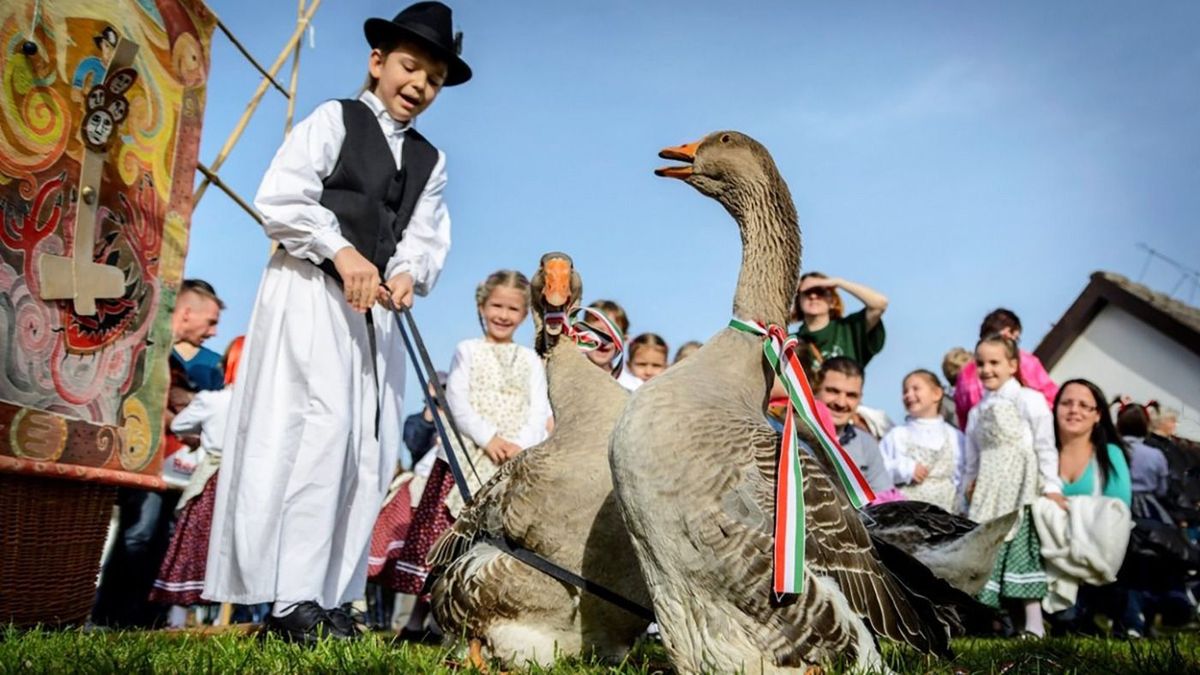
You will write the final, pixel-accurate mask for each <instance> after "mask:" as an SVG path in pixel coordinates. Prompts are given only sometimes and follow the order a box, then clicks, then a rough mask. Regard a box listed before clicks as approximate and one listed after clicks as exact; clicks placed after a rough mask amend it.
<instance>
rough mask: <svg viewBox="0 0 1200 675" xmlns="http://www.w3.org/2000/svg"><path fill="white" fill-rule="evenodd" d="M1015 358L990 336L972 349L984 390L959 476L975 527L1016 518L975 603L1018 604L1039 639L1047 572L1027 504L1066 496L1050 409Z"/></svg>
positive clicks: (1009, 346)
mask: <svg viewBox="0 0 1200 675" xmlns="http://www.w3.org/2000/svg"><path fill="white" fill-rule="evenodd" d="M1019 358H1020V357H1019V355H1018V352H1017V343H1015V342H1013V341H1012V340H1011V339H1009V338H1006V337H1002V336H1000V335H989V336H987V337H985V338H983V339H982V340H980V341H979V344H978V345H976V346H975V365H976V368H977V371H978V373H979V379H980V382H981V383H982V384H983V388H984V390H985V391H986V392H987V393H986V394H985V395H984V397H983V400H982V401H980V402H979V405H977V406H975V407H974V408H973V409H972V410H971V414H970V416H969V417H968V420H967V432H966V436H967V443H966V452H964V453H963V471H962V476H963V481H964V482H965V484H966V486H967V488H966V492H967V499H968V500H969V504H970V506H969V508H968V511H967V515H968V517H969V518H970V519H971V520H974V521H975V522H977V523H982V522H985V521H988V520H992V519H993V518H999V517H1000V516H1003V515H1006V514H1009V513H1012V512H1013V511H1019V512H1020V513H1021V516H1020V520H1019V521H1018V523H1017V524H1016V525H1014V527H1013V531H1011V532H1009V534H1008V537H1007V539H1006V541H1005V543H1004V545H1003V546H1002V547H1001V549H1000V554H999V555H998V556H997V558H996V565H995V567H994V568H993V570H992V576H991V579H989V580H988V582H987V585H986V586H984V589H983V591H982V592H981V593H980V595H979V599H980V600H981V601H982V602H984V603H985V604H987V605H989V606H992V607H996V608H999V607H1000V604H1001V601H1002V600H1011V601H1015V602H1018V603H1020V604H1021V605H1022V607H1023V609H1024V615H1025V622H1024V630H1025V631H1026V632H1027V633H1030V634H1032V635H1036V636H1038V637H1041V636H1043V635H1045V626H1044V621H1043V617H1042V608H1041V599H1042V597H1043V596H1045V595H1046V590H1047V588H1046V574H1045V571H1044V570H1043V568H1042V560H1041V553H1040V549H1039V541H1038V536H1037V530H1036V529H1035V528H1034V525H1033V520H1032V515H1031V513H1030V508H1029V506H1030V504H1032V503H1033V501H1034V500H1035V499H1036V498H1037V496H1038V494H1039V493H1041V494H1044V495H1045V496H1046V497H1048V498H1050V499H1052V500H1053V501H1055V502H1057V503H1058V504H1059V505H1060V506H1063V507H1064V508H1065V507H1066V498H1065V497H1063V495H1062V481H1061V480H1060V479H1059V477H1058V451H1057V450H1056V449H1055V447H1054V418H1053V416H1052V415H1051V414H1050V406H1048V405H1046V399H1045V397H1043V396H1042V394H1041V392H1038V391H1035V390H1033V389H1029V388H1027V387H1022V386H1021V380H1020V361H1019ZM964 372H965V371H964ZM960 379H961V378H960ZM1039 488H1040V489H1039Z"/></svg>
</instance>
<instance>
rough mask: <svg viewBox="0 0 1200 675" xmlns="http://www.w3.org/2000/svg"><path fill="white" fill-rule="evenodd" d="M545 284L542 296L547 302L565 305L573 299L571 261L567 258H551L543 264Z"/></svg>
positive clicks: (555, 305) (556, 305)
mask: <svg viewBox="0 0 1200 675" xmlns="http://www.w3.org/2000/svg"><path fill="white" fill-rule="evenodd" d="M542 271H543V273H544V278H545V281H544V284H543V285H542V297H543V298H544V299H545V300H546V304H548V305H553V306H554V307H565V306H566V304H567V303H568V302H570V300H571V261H570V260H567V259H566V258H551V259H549V260H547V261H546V262H545V263H544V264H543V266H542Z"/></svg>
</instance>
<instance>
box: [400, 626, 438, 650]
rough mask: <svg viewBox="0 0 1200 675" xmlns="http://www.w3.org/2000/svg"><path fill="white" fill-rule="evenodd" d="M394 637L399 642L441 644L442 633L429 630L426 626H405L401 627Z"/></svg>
mask: <svg viewBox="0 0 1200 675" xmlns="http://www.w3.org/2000/svg"><path fill="white" fill-rule="evenodd" d="M396 637H397V638H398V639H399V640H400V641H401V642H412V643H414V644H419V645H440V644H442V634H441V633H438V632H435V631H432V630H429V629H428V628H420V629H417V630H413V629H411V628H408V627H407V626H406V627H404V628H402V629H401V630H400V632H399V633H398V634H397V635H396Z"/></svg>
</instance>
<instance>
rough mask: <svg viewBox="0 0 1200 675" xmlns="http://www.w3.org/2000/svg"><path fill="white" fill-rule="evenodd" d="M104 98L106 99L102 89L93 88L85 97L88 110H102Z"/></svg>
mask: <svg viewBox="0 0 1200 675" xmlns="http://www.w3.org/2000/svg"><path fill="white" fill-rule="evenodd" d="M106 98H108V97H107V96H105V93H104V88H103V87H93V88H92V90H91V91H90V92H88V97H87V106H88V110H96V109H97V108H103V107H104V99H106Z"/></svg>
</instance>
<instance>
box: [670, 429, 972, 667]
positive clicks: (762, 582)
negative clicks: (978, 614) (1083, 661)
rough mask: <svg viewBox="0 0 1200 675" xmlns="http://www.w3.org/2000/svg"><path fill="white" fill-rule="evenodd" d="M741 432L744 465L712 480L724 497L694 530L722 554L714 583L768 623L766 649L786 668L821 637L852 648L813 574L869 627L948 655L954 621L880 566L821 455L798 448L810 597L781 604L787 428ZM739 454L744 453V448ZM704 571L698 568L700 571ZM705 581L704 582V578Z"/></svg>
mask: <svg viewBox="0 0 1200 675" xmlns="http://www.w3.org/2000/svg"><path fill="white" fill-rule="evenodd" d="M735 437H737V438H744V439H746V440H745V442H744V443H743V444H740V445H741V448H740V449H739V448H734V449H732V450H731V451H732V452H733V454H734V455H736V456H739V457H740V459H742V460H743V461H742V462H740V463H739V466H741V467H743V469H742V470H741V471H740V472H739V473H738V474H737V475H730V476H729V477H728V480H723V481H721V480H717V481H714V485H713V487H714V488H716V491H717V499H718V501H717V503H716V504H714V508H713V510H712V511H711V512H709V513H702V512H701V513H697V514H696V515H695V516H694V517H693V519H692V520H691V522H689V531H690V534H691V536H692V537H693V539H695V540H696V541H695V542H694V543H695V544H696V545H697V546H700V545H703V546H708V547H712V549H713V552H714V554H715V556H714V558H713V561H712V563H711V565H712V568H713V569H710V570H706V572H707V573H708V575H709V577H710V579H711V580H712V581H713V582H715V583H718V584H722V585H724V586H725V587H726V588H727V589H728V593H729V598H731V599H732V601H733V602H734V603H735V604H736V605H737V606H738V607H739V609H740V610H741V611H743V612H745V613H746V614H747V615H749V616H750V617H751V618H752V619H753V620H754V621H755V622H757V623H758V624H759V625H762V626H763V627H764V631H763V633H762V634H761V635H760V636H759V639H760V641H761V643H762V644H761V647H762V648H763V649H764V651H769V652H770V653H772V654H774V656H775V658H776V660H777V662H778V663H779V664H780V665H789V664H794V663H799V662H800V661H801V660H802V659H803V657H804V652H805V650H806V649H811V647H810V646H807V645H806V643H811V641H812V640H811V637H810V636H811V634H812V633H813V632H817V633H820V634H821V636H820V637H821V639H822V640H823V641H824V642H825V643H827V644H829V643H832V644H839V643H841V644H845V646H846V647H847V648H850V647H852V645H853V644H854V639H855V638H854V636H851V635H845V634H839V633H842V632H844V629H843V628H840V627H839V626H838V625H837V622H836V621H834V620H833V618H834V617H832V616H829V613H821V612H814V611H812V610H813V609H814V607H813V603H814V602H815V600H814V598H815V596H816V593H818V592H819V590H818V589H815V588H813V586H814V584H813V583H812V579H813V577H814V576H817V577H827V578H831V579H833V580H834V581H835V582H836V584H837V586H838V587H839V589H840V590H841V592H842V594H843V595H844V596H845V598H846V600H847V602H848V603H849V605H850V609H851V610H852V611H853V612H855V613H856V614H858V615H860V616H862V617H863V619H864V620H865V621H866V623H867V625H868V626H870V628H871V629H872V631H874V632H875V633H876V634H878V635H884V636H886V637H889V638H892V639H894V640H897V641H901V642H905V643H907V644H910V645H912V646H914V647H916V648H918V649H921V650H923V651H930V652H937V653H948V652H949V626H948V625H947V624H946V622H945V621H944V620H942V619H941V617H940V616H939V614H938V612H937V611H936V609H935V607H934V606H933V605H932V604H931V603H930V602H929V600H927V599H925V598H924V597H922V596H919V595H915V594H914V593H912V592H910V591H908V589H906V588H905V587H904V585H903V584H901V583H900V582H899V581H898V580H897V579H896V578H895V577H894V576H893V575H891V574H890V573H889V572H888V571H887V570H886V569H885V568H884V567H883V565H882V564H881V562H880V560H879V558H878V556H877V555H876V553H875V549H874V546H873V544H872V541H871V537H870V535H869V534H868V533H867V530H866V528H865V527H864V526H863V524H862V522H861V521H860V520H859V518H858V515H857V514H856V513H855V511H854V508H853V506H851V504H850V502H849V500H848V499H847V498H846V497H845V496H844V495H843V493H842V489H841V488H840V487H839V486H837V485H836V484H834V483H833V481H832V480H830V478H829V476H828V474H827V473H826V472H825V471H824V469H822V467H821V465H820V464H819V463H818V461H817V460H816V459H814V458H813V457H811V456H809V455H808V454H807V453H803V452H802V453H801V463H802V471H803V472H804V515H805V534H806V536H805V563H804V564H805V566H806V568H807V570H808V575H807V576H808V587H807V588H806V593H805V594H801V595H800V596H798V597H790V598H785V599H784V600H783V601H782V602H777V601H775V600H774V598H773V593H772V590H771V581H772V556H771V554H772V549H773V539H772V536H773V524H772V514H773V513H774V504H775V496H774V476H775V463H776V457H777V456H778V449H779V441H780V434H779V433H778V432H775V431H774V430H773V429H771V428H770V427H768V426H766V425H765V424H760V423H758V421H757V420H746V422H745V424H744V427H743V428H742V429H741V430H740V433H738V434H737V435H736V436H735ZM739 450H740V452H739ZM698 572H700V571H698ZM700 581H704V580H703V579H700Z"/></svg>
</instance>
